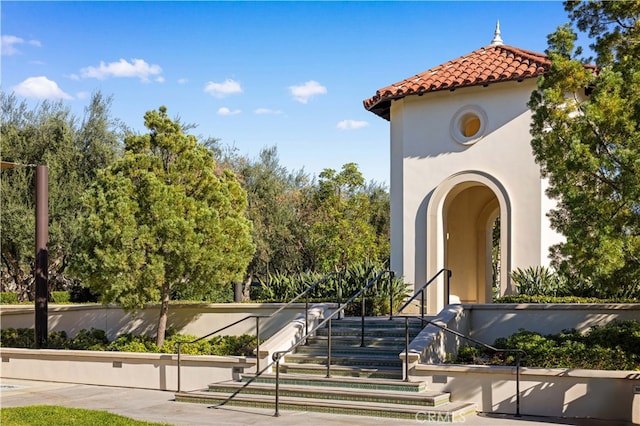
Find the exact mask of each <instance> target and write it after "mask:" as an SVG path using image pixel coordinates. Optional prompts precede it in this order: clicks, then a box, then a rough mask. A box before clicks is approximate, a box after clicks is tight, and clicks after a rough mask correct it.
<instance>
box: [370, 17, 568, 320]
mask: <svg viewBox="0 0 640 426" xmlns="http://www.w3.org/2000/svg"><path fill="white" fill-rule="evenodd" d="M550 65H551V62H550V61H549V59H548V58H547V56H545V55H544V54H541V53H535V52H530V51H527V50H523V49H520V48H516V47H512V46H507V45H505V44H503V42H502V40H501V38H500V32H499V27H496V33H495V36H494V39H493V40H492V42H491V44H490V45H488V46H485V47H482V48H480V49H478V50H475V51H473V52H471V53H469V54H467V55H464V56H461V57H459V58H457V59H453V60H451V61H449V62H447V63H445V64H442V65H439V66H436V67H433V68H431V69H429V70H427V71H424V72H421V73H419V74H417V75H415V76H412V77H409V78H407V79H404V80H401V81H399V82H397V83H394V84H391V85H389V86H386V87H383V88H381V89H380V90H378V91H376V94H375V96H373V97H371V98H369V99H366V100H365V101H364V106H365V108H366V109H367V110H369V111H371V112H373V113H374V114H376V115H378V116H379V117H381V118H383V119H385V120H388V121H389V122H390V139H391V143H390V149H391V155H390V158H391V176H390V194H391V268H392V269H393V270H394V271H396V272H397V273H399V274H401V275H402V276H404V279H405V281H406V282H409V283H413V284H414V285H415V286H416V287H418V286H421V285H422V284H424V283H425V282H426V281H427V280H428V279H429V278H430V277H432V276H433V275H434V274H436V273H437V272H438V271H439V270H440V269H442V268H447V269H450V270H452V273H453V276H452V279H451V294H453V295H456V296H457V297H459V299H460V300H461V301H462V302H463V303H485V302H491V298H492V293H493V292H494V291H495V292H499V293H500V294H508V293H511V292H513V290H514V289H513V288H512V284H511V280H510V273H511V271H513V270H514V269H516V268H526V267H529V266H536V265H547V264H548V262H549V260H548V253H549V247H550V246H551V245H552V244H554V243H556V242H558V241H559V236H558V235H557V234H556V233H555V232H554V231H553V230H551V228H550V226H549V221H548V218H547V215H546V213H547V212H548V211H549V209H550V208H551V207H553V201H552V200H550V199H549V198H548V197H547V196H546V195H545V188H546V181H545V180H544V179H542V178H541V176H540V168H539V166H538V164H536V162H535V160H534V156H533V153H532V149H531V145H530V141H531V136H530V133H529V129H530V122H531V111H530V110H529V108H528V107H527V103H528V101H529V98H530V96H531V93H532V91H534V90H536V79H537V77H538V76H540V75H542V74H544V73H545V72H546V71H548V70H549V67H550ZM494 228H495V229H494ZM430 287H433V288H430V290H429V293H428V300H429V301H430V303H429V311H430V312H437V311H439V310H440V309H441V308H442V306H443V305H444V304H445V298H446V296H445V294H444V293H445V290H444V286H443V283H442V282H439V283H437V285H434V286H430Z"/></svg>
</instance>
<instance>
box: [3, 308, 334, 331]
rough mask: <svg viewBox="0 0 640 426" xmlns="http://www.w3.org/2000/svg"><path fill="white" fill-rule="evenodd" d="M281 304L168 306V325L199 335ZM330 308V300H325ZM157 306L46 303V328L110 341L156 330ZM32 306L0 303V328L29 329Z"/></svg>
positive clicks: (263, 327) (266, 322)
mask: <svg viewBox="0 0 640 426" xmlns="http://www.w3.org/2000/svg"><path fill="white" fill-rule="evenodd" d="M282 306H284V304H282V303H211V304H180V305H178V304H176V305H173V304H172V305H170V307H169V315H168V323H167V326H168V327H174V328H175V329H176V330H177V331H178V332H179V333H181V334H191V335H195V336H204V335H206V334H208V333H210V332H212V331H214V330H216V329H219V328H221V327H224V326H226V325H228V324H231V323H233V322H234V321H237V320H240V319H242V318H245V317H248V316H252V315H260V316H263V317H267V316H269V315H271V314H272V313H274V312H275V311H276V310H277V309H279V308H281V307H282ZM328 306H329V308H331V307H333V306H334V304H328ZM159 309H160V308H159V306H158V305H148V306H146V307H145V308H144V309H140V310H138V311H137V312H126V311H124V310H123V309H121V308H120V307H118V306H116V305H49V309H48V324H49V332H53V331H65V332H66V333H67V335H68V336H69V337H73V336H75V335H76V333H78V332H79V331H80V330H82V329H86V330H89V329H91V328H92V327H93V328H96V329H100V330H104V331H105V332H106V333H107V337H108V338H109V340H114V339H115V338H116V337H118V336H119V335H121V334H125V333H133V334H147V335H155V330H156V326H157V321H158V315H159ZM304 309H305V304H304V303H294V304H292V305H290V306H288V307H287V308H286V309H284V310H283V311H282V312H280V313H279V314H278V315H276V316H273V317H271V318H261V319H260V337H261V338H262V339H266V338H269V337H270V336H272V335H273V334H275V333H276V332H277V331H278V330H280V329H281V328H282V327H283V326H284V325H285V324H288V323H289V322H291V321H292V320H293V319H294V318H296V317H297V316H298V315H301V314H302V313H303V312H304ZM34 320H35V313H34V307H33V306H23V305H1V306H0V324H1V326H2V328H3V329H4V328H33V327H34ZM255 332H256V320H253V319H251V320H246V321H243V322H242V323H240V324H238V325H235V326H233V327H231V328H229V329H227V330H225V331H224V332H223V333H221V334H223V335H240V334H245V333H246V334H253V335H255Z"/></svg>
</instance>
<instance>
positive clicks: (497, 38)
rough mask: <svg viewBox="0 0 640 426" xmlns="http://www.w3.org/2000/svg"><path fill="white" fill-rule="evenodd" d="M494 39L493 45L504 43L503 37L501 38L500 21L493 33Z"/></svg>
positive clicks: (497, 22)
mask: <svg viewBox="0 0 640 426" xmlns="http://www.w3.org/2000/svg"><path fill="white" fill-rule="evenodd" d="M493 34H494V35H493V40H491V45H492V46H501V45H503V44H504V43H503V42H502V39H501V38H500V21H496V31H495V32H494V33H493Z"/></svg>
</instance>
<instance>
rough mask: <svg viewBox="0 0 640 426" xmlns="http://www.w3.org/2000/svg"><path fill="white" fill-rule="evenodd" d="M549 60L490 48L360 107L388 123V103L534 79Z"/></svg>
mask: <svg viewBox="0 0 640 426" xmlns="http://www.w3.org/2000/svg"><path fill="white" fill-rule="evenodd" d="M550 66H551V61H550V60H549V58H548V57H547V56H546V55H543V54H542V53H535V52H530V51H528V50H523V49H518V48H516V47H512V46H505V45H495V46H494V45H492V46H486V47H483V48H481V49H478V50H475V51H473V52H471V53H469V54H468V55H464V56H461V57H459V58H457V59H454V60H452V61H449V62H447V63H445V64H442V65H438V66H437V67H434V68H431V69H429V70H427V71H424V72H422V73H420V74H417V75H415V76H413V77H410V78H407V79H405V80H402V81H400V82H398V83H395V84H392V85H390V86H387V87H383V88H382V89H380V90H378V91H376V94H375V96H373V97H371V98H369V99H365V100H364V101H363V103H364V107H365V108H366V109H367V110H368V111H371V112H373V113H374V114H377V115H379V116H380V117H382V118H384V119H386V120H389V115H390V111H389V110H390V107H391V101H392V100H393V99H400V98H404V97H405V96H409V95H420V94H424V93H429V92H436V91H439V90H447V89H448V90H453V89H457V88H460V87H471V86H477V85H487V84H490V83H496V82H501V81H509V80H522V79H525V78H534V77H537V76H539V75H541V74H544V73H545V72H547V71H548V70H549V68H550Z"/></svg>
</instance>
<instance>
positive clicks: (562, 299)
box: [494, 294, 640, 303]
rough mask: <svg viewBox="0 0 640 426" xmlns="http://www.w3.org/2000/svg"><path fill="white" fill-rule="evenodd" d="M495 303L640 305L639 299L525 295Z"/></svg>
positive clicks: (503, 297)
mask: <svg viewBox="0 0 640 426" xmlns="http://www.w3.org/2000/svg"><path fill="white" fill-rule="evenodd" d="M494 302H495V303H640V299H599V298H596V297H578V296H530V295H527V294H508V295H505V296H502V297H500V298H498V299H496V300H495V301H494Z"/></svg>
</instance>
